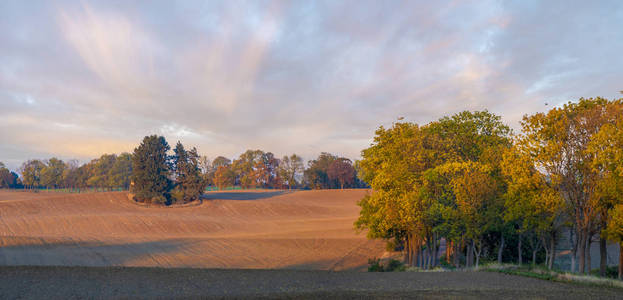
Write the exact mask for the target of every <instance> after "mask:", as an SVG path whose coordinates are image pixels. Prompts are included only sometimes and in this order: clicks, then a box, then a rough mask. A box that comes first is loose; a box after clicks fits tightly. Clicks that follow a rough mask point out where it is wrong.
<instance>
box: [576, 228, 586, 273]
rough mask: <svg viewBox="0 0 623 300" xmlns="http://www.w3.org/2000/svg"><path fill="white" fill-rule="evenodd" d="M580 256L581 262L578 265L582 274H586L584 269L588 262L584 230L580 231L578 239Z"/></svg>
mask: <svg viewBox="0 0 623 300" xmlns="http://www.w3.org/2000/svg"><path fill="white" fill-rule="evenodd" d="M578 242H579V243H578V250H579V251H578V258H579V262H578V264H579V265H578V267H579V270H578V272H579V273H580V274H584V271H585V270H586V268H585V262H586V234H584V232H580V235H579V239H578Z"/></svg>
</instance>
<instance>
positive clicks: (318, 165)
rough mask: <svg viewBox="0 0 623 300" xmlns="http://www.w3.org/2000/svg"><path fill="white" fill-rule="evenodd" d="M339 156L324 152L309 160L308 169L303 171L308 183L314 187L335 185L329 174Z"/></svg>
mask: <svg viewBox="0 0 623 300" xmlns="http://www.w3.org/2000/svg"><path fill="white" fill-rule="evenodd" d="M336 159H338V157H337V156H335V155H333V154H331V153H327V152H322V153H320V155H319V156H318V158H317V159H314V160H310V161H308V162H307V169H306V170H305V171H304V172H303V174H304V179H305V181H306V183H307V184H308V185H309V186H310V187H311V188H313V189H330V188H333V187H335V186H334V185H333V184H332V183H333V182H332V181H331V180H330V179H329V176H328V175H327V170H328V169H329V166H330V165H331V163H332V162H333V161H334V160H336Z"/></svg>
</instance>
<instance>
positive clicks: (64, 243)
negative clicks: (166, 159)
mask: <svg viewBox="0 0 623 300" xmlns="http://www.w3.org/2000/svg"><path fill="white" fill-rule="evenodd" d="M365 193H366V191H365V190H325V191H292V192H289V191H261V190H260V191H238V192H211V193H208V194H206V197H205V199H203V201H202V202H201V203H197V205H192V206H188V207H176V208H163V207H144V206H140V205H137V204H135V203H133V202H132V201H130V200H128V197H127V194H126V193H124V192H110V193H91V194H80V195H75V194H55V193H49V194H47V193H27V192H7V191H5V192H0V265H65V266H157V267H200V268H252V269H266V268H293V269H319V270H351V269H362V268H365V265H366V263H367V259H368V258H369V257H374V256H376V257H378V256H381V255H382V254H383V245H382V243H380V242H378V241H368V240H367V239H366V238H365V234H364V233H361V234H357V233H356V232H355V231H354V230H353V222H354V221H355V219H356V218H357V216H358V212H359V207H358V206H357V205H356V202H357V201H358V200H359V199H361V197H362V196H363V195H364V194H365Z"/></svg>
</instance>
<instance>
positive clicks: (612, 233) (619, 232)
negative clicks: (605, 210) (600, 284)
mask: <svg viewBox="0 0 623 300" xmlns="http://www.w3.org/2000/svg"><path fill="white" fill-rule="evenodd" d="M608 218H609V219H608V225H607V227H606V229H605V231H604V235H605V236H606V238H608V239H610V240H612V241H614V242H617V243H618V244H619V270H618V271H619V279H621V280H623V204H617V205H616V206H614V207H613V208H611V209H610V212H609V216H608Z"/></svg>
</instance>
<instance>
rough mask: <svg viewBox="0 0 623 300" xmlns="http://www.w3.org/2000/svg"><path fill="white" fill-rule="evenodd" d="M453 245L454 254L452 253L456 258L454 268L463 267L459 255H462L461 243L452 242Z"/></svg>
mask: <svg viewBox="0 0 623 300" xmlns="http://www.w3.org/2000/svg"><path fill="white" fill-rule="evenodd" d="M452 245H453V246H454V253H452V254H453V255H454V256H453V257H454V266H455V267H457V268H460V267H461V261H460V259H459V258H460V257H459V254H460V253H461V248H460V247H461V244H460V243H456V244H455V243H454V242H452Z"/></svg>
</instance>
